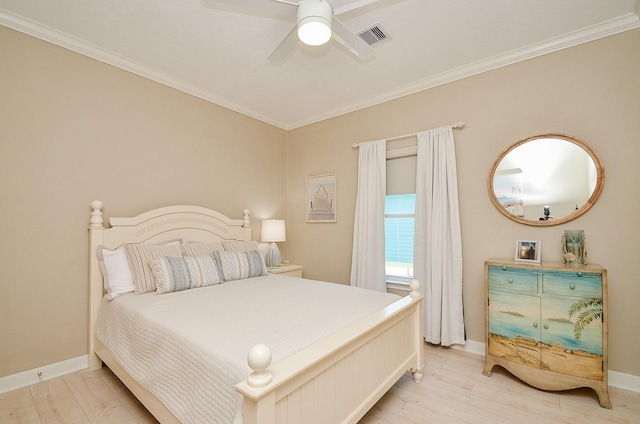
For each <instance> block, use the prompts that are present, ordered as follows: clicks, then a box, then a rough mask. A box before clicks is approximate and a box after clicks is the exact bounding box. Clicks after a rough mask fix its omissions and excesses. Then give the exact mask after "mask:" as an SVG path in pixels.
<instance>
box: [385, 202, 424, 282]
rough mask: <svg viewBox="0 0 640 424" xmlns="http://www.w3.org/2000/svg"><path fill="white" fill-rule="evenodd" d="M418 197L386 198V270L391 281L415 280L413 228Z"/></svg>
mask: <svg viewBox="0 0 640 424" xmlns="http://www.w3.org/2000/svg"><path fill="white" fill-rule="evenodd" d="M415 212H416V195H415V194H399V195H388V196H386V202H385V211H384V237H385V269H386V274H387V277H390V278H389V280H395V281H399V282H402V281H407V280H409V279H410V278H413V233H414V232H413V228H414V222H415Z"/></svg>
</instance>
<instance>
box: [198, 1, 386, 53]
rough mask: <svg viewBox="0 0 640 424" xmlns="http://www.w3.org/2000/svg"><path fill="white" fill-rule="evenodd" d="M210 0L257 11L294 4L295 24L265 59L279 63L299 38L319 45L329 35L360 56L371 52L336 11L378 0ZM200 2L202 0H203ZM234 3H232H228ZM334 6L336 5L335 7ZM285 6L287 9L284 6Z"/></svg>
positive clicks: (290, 11)
mask: <svg viewBox="0 0 640 424" xmlns="http://www.w3.org/2000/svg"><path fill="white" fill-rule="evenodd" d="M208 1H211V2H213V3H218V4H224V5H227V6H229V7H230V8H231V9H233V7H242V9H244V10H246V9H247V8H249V9H254V10H255V11H256V12H267V13H280V14H282V13H286V14H287V15H289V14H291V15H292V14H293V10H294V9H293V7H292V6H295V7H296V25H295V26H294V27H293V28H292V29H291V31H290V32H289V33H288V34H287V35H286V36H285V38H284V39H283V40H282V41H281V42H280V44H279V45H278V46H277V47H276V49H275V50H274V51H273V53H271V55H270V56H269V58H268V61H269V62H271V63H275V64H279V63H282V62H284V61H285V59H286V58H287V57H288V56H289V54H290V53H291V52H292V51H293V50H294V49H295V48H296V46H297V44H298V42H302V43H305V44H307V45H310V46H320V45H323V44H325V43H327V42H328V41H329V40H330V39H331V38H333V39H334V40H335V41H337V42H338V43H340V44H341V45H343V46H344V47H345V48H347V50H349V51H350V52H351V53H353V54H354V55H355V56H356V57H358V58H360V59H361V60H368V59H371V58H372V57H373V55H374V52H373V49H372V48H371V46H369V44H367V43H366V42H365V41H364V40H362V39H361V38H360V36H358V34H356V33H355V32H353V31H351V30H350V29H349V28H348V27H347V26H346V25H345V24H343V23H342V22H341V21H340V20H339V19H338V18H336V15H339V14H341V13H345V12H349V11H351V10H354V9H357V8H360V7H363V6H366V5H368V4H371V3H375V2H376V1H378V0H297V1H295V0H254V1H246V0H245V1H242V0H208ZM203 3H205V2H204V1H203ZM231 6H233V7H231ZM334 6H335V7H334ZM283 9H286V10H283Z"/></svg>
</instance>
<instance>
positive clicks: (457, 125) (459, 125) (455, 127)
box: [353, 121, 466, 149]
mask: <svg viewBox="0 0 640 424" xmlns="http://www.w3.org/2000/svg"><path fill="white" fill-rule="evenodd" d="M465 125H466V124H465V123H464V122H462V121H460V122H456V123H455V124H451V125H450V127H451V129H453V130H461V129H463V128H464V126H465ZM417 134H418V133H412V134H405V135H400V136H397V137H392V138H387V139H385V140H386V141H394V140H400V139H402V138H407V137H412V136H414V135H417ZM356 147H358V143H353V148H354V149H355V148H356Z"/></svg>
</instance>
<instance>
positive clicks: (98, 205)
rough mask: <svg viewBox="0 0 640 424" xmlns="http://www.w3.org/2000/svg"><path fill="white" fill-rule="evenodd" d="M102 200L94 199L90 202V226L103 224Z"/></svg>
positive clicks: (94, 226)
mask: <svg viewBox="0 0 640 424" xmlns="http://www.w3.org/2000/svg"><path fill="white" fill-rule="evenodd" d="M102 206H103V205H102V202H101V201H100V200H94V201H93V202H91V209H93V211H92V212H91V219H90V220H89V223H90V224H91V225H89V227H90V228H96V227H102V226H103V224H104V218H103V217H102Z"/></svg>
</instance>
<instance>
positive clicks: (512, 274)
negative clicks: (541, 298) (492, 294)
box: [489, 265, 538, 293]
mask: <svg viewBox="0 0 640 424" xmlns="http://www.w3.org/2000/svg"><path fill="white" fill-rule="evenodd" d="M489 288H492V289H509V290H518V291H523V292H530V293H537V292H538V274H537V273H535V272H531V270H530V269H519V268H509V267H506V266H505V267H502V266H493V265H490V266H489Z"/></svg>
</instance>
